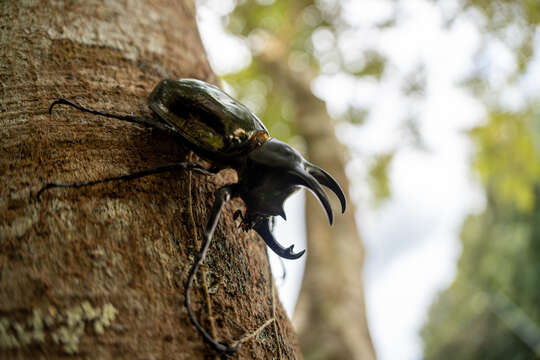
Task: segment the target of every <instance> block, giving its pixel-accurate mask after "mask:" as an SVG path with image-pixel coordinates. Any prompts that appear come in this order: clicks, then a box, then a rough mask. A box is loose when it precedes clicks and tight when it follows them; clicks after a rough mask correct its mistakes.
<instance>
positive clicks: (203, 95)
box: [148, 79, 269, 158]
mask: <svg viewBox="0 0 540 360" xmlns="http://www.w3.org/2000/svg"><path fill="white" fill-rule="evenodd" d="M148 105H149V106H150V108H151V109H152V110H153V111H154V112H155V113H156V114H157V115H158V116H159V118H160V119H161V120H162V121H164V122H165V123H167V124H168V125H170V126H171V127H173V128H174V130H175V131H176V132H178V133H179V135H180V136H181V137H182V138H184V139H185V140H186V141H187V142H188V143H190V144H191V145H192V146H193V147H194V148H195V149H197V150H199V152H202V153H204V154H206V155H207V156H208V155H210V157H218V156H219V157H221V158H223V157H225V158H232V157H235V156H238V155H239V154H245V153H248V152H250V151H252V150H253V149H254V148H256V147H258V146H260V145H261V144H262V143H263V142H264V141H266V140H267V139H268V138H269V135H268V131H267V130H266V128H265V126H264V125H263V123H262V122H261V120H259V118H257V116H255V115H254V114H253V113H252V112H251V111H250V110H249V109H248V108H246V107H245V106H244V105H242V104H240V103H239V102H238V101H236V100H235V99H233V98H232V97H230V96H229V95H227V94H225V93H224V92H223V91H221V90H220V89H219V88H217V87H215V86H213V85H211V84H208V83H206V82H204V81H200V80H196V79H166V80H162V81H160V82H159V84H158V85H157V86H156V87H155V89H154V90H153V91H152V93H151V94H150V96H149V98H148ZM212 155H216V156H212Z"/></svg>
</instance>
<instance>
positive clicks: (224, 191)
mask: <svg viewBox="0 0 540 360" xmlns="http://www.w3.org/2000/svg"><path fill="white" fill-rule="evenodd" d="M233 186H234V185H233ZM233 186H231V185H229V186H224V187H222V188H220V189H218V190H217V191H216V194H215V196H216V200H215V201H214V205H213V206H212V210H211V211H210V215H209V216H208V222H207V223H206V229H205V231H204V243H203V245H202V247H201V250H200V252H199V253H198V254H197V255H196V257H195V262H194V263H193V265H192V266H191V269H190V270H189V275H188V280H187V283H186V295H185V301H184V304H185V306H186V308H187V311H188V315H189V319H190V320H191V322H192V323H193V325H195V327H196V328H197V330H199V332H200V333H201V335H202V336H203V338H204V339H205V340H206V341H208V342H209V343H210V344H212V346H213V347H214V348H215V349H216V350H218V351H221V352H225V353H234V352H236V351H237V350H238V348H239V347H240V345H237V346H230V345H226V344H222V343H219V342H217V341H216V340H214V338H212V336H211V335H210V334H208V332H206V330H204V328H203V327H202V325H201V324H200V323H199V321H197V319H196V318H195V315H194V314H193V310H192V309H191V299H190V297H189V290H190V289H191V285H192V284H193V279H194V278H195V274H196V273H197V271H198V270H199V267H200V266H201V264H202V263H203V261H204V259H205V258H206V253H207V252H208V248H209V247H210V242H211V241H212V238H213V237H214V231H215V230H216V226H217V223H218V220H219V215H220V214H221V209H222V208H223V205H225V203H226V202H227V201H229V199H230V198H231V196H232V195H233V194H234V188H233Z"/></svg>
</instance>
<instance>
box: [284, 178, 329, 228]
mask: <svg viewBox="0 0 540 360" xmlns="http://www.w3.org/2000/svg"><path fill="white" fill-rule="evenodd" d="M289 174H291V175H293V176H295V177H297V178H299V180H300V183H299V184H298V185H303V186H305V187H307V188H308V189H309V190H311V191H312V192H313V193H314V194H315V195H316V196H317V198H318V199H319V201H320V202H321V204H322V206H323V207H324V210H325V211H326V215H327V216H328V222H329V223H330V225H332V223H333V222H334V214H333V213H332V207H331V206H330V201H329V200H328V196H326V193H325V192H324V190H323V189H322V187H321V185H319V183H318V182H317V180H316V179H315V178H314V177H313V176H311V175H310V174H309V173H308V172H306V171H305V170H304V169H298V168H296V169H295V170H293V171H289Z"/></svg>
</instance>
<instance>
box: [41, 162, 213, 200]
mask: <svg viewBox="0 0 540 360" xmlns="http://www.w3.org/2000/svg"><path fill="white" fill-rule="evenodd" d="M177 169H185V170H191V171H196V172H198V173H200V174H203V175H213V174H212V173H211V172H209V171H208V170H206V169H205V168H203V167H202V166H200V165H198V164H195V163H188V162H181V163H173V164H169V165H164V166H159V167H156V168H152V169H146V170H142V171H137V172H134V173H131V174H126V175H120V176H113V177H109V178H105V179H100V180H93V181H87V182H76V183H71V184H66V183H55V182H45V183H44V185H43V187H42V188H41V189H40V190H39V191H38V193H37V199H38V200H40V198H41V194H42V193H43V192H44V191H45V190H47V189H52V188H57V187H62V188H81V187H85V186H93V185H97V184H102V183H106V182H110V181H117V180H124V181H127V180H133V179H138V178H141V177H144V176H149V175H154V174H160V173H164V172H169V171H174V170H177Z"/></svg>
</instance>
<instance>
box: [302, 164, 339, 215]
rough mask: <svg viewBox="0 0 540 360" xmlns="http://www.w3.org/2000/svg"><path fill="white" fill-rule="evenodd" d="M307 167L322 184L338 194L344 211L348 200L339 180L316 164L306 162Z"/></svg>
mask: <svg viewBox="0 0 540 360" xmlns="http://www.w3.org/2000/svg"><path fill="white" fill-rule="evenodd" d="M306 169H307V171H308V172H309V173H310V174H311V175H312V176H313V177H314V178H315V179H317V181H318V182H319V183H321V185H324V186H326V187H327V188H329V189H330V190H332V191H333V192H334V194H336V196H337V197H338V199H339V202H340V203H341V212H342V213H344V212H345V208H346V207H347V201H346V200H345V195H344V194H343V191H342V190H341V187H340V186H339V184H338V183H337V181H336V180H335V179H334V178H333V177H332V176H331V175H330V174H329V173H327V172H326V171H324V170H323V169H321V168H320V167H318V166H316V165H313V164H309V163H308V164H306Z"/></svg>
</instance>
